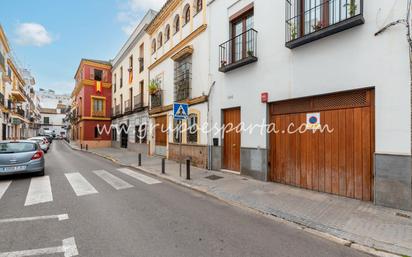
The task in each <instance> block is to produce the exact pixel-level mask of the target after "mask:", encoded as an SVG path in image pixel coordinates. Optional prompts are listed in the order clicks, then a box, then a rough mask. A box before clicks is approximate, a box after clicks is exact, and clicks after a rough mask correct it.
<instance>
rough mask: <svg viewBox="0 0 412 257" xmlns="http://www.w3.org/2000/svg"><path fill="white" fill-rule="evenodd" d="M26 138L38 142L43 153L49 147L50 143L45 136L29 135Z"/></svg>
mask: <svg viewBox="0 0 412 257" xmlns="http://www.w3.org/2000/svg"><path fill="white" fill-rule="evenodd" d="M28 140H30V141H35V142H37V143H39V145H40V148H41V150H42V151H43V152H44V153H47V151H48V150H49V148H50V143H49V142H48V141H47V138H46V137H31V138H29V139H28Z"/></svg>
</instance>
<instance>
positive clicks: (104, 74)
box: [102, 70, 107, 81]
mask: <svg viewBox="0 0 412 257" xmlns="http://www.w3.org/2000/svg"><path fill="white" fill-rule="evenodd" d="M106 77H107V71H105V70H104V71H103V78H102V81H107V78H106Z"/></svg>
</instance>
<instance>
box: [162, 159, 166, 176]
mask: <svg viewBox="0 0 412 257" xmlns="http://www.w3.org/2000/svg"><path fill="white" fill-rule="evenodd" d="M165 166H166V163H165V158H162V174H165Z"/></svg>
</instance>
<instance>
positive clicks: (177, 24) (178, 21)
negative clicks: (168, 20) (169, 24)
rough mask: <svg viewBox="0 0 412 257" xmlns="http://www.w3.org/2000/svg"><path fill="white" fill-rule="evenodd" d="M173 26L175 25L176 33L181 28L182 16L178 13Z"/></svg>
mask: <svg viewBox="0 0 412 257" xmlns="http://www.w3.org/2000/svg"><path fill="white" fill-rule="evenodd" d="M173 26H174V33H175V34H176V33H177V32H179V30H180V17H179V15H178V14H177V15H176V17H175V19H174V22H173Z"/></svg>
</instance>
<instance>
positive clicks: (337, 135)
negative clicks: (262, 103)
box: [269, 89, 374, 201]
mask: <svg viewBox="0 0 412 257" xmlns="http://www.w3.org/2000/svg"><path fill="white" fill-rule="evenodd" d="M373 97H374V94H373V91H372V90H366V89H365V90H360V91H352V92H345V93H339V94H332V95H325V96H317V97H311V98H304V99H297V100H293V101H284V102H279V103H274V104H271V106H270V113H271V122H272V123H275V124H276V129H277V130H278V132H277V133H275V132H273V133H271V134H270V163H269V165H270V167H269V168H270V171H271V173H270V178H271V180H272V181H275V182H278V183H283V184H288V185H294V186H298V187H302V188H306V189H310V190H315V191H320V192H326V193H331V194H336V195H341V196H346V197H350V198H356V199H360V200H364V201H371V200H372V197H373V196H372V190H373V189H372V185H373V183H372V181H373V176H372V174H373V173H372V167H373V158H372V154H373V152H374V126H373V124H374V110H373V105H374V98H373ZM312 112H316V113H320V121H321V125H322V126H325V125H327V126H328V127H329V129H332V130H333V131H332V132H330V133H329V132H326V131H324V132H321V131H319V130H317V131H313V130H309V131H306V132H304V133H288V127H289V126H290V128H292V125H290V124H292V123H293V124H294V127H293V128H294V129H289V130H295V129H296V128H297V127H299V126H301V125H302V124H306V114H307V113H312Z"/></svg>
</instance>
